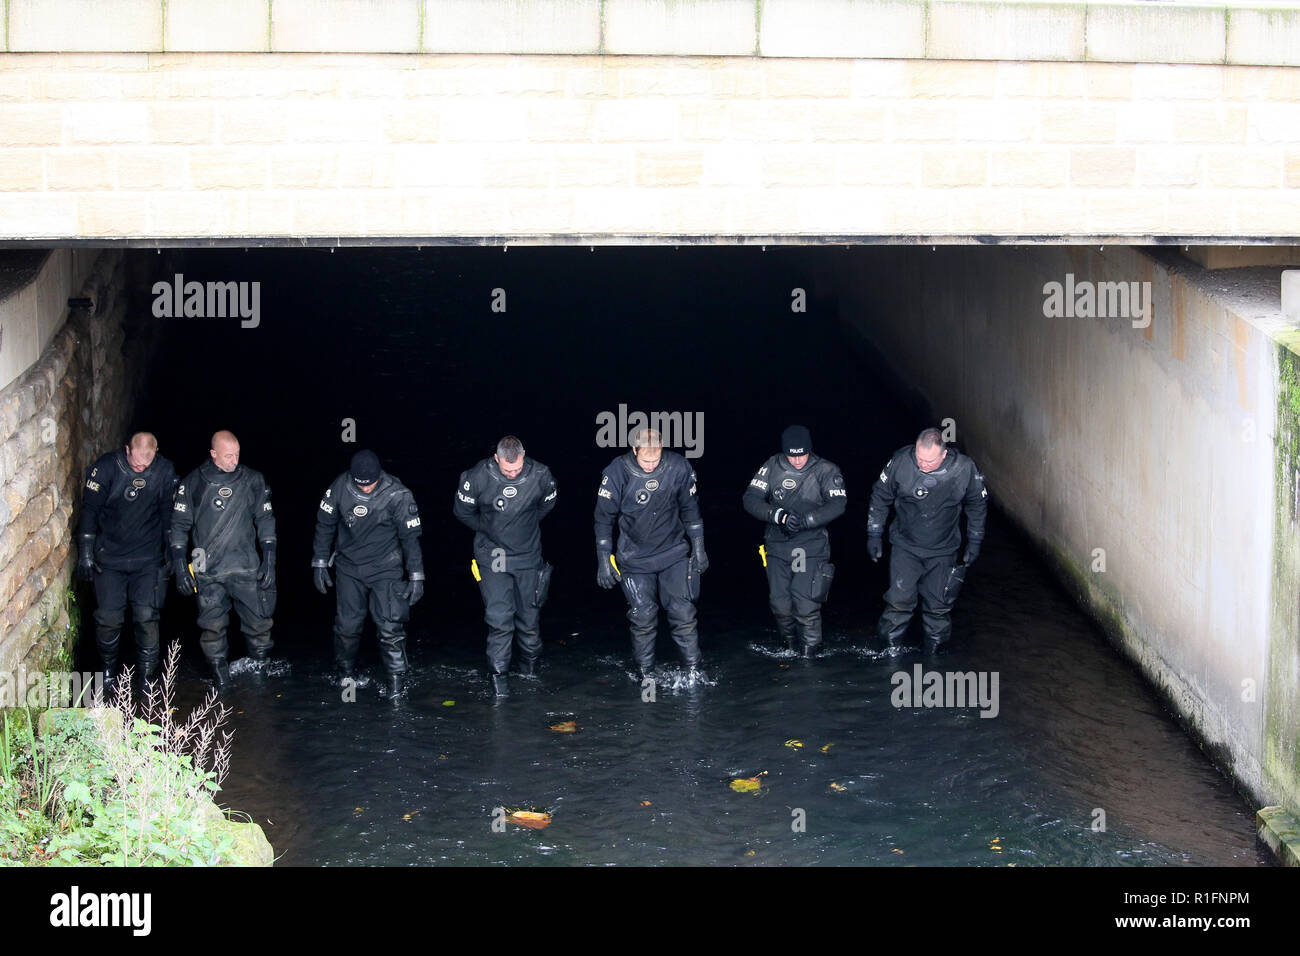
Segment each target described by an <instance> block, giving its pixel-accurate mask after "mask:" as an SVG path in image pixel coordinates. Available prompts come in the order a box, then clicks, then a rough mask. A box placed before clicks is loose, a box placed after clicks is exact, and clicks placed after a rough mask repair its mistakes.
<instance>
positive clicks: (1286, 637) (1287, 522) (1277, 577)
mask: <svg viewBox="0 0 1300 956" xmlns="http://www.w3.org/2000/svg"><path fill="white" fill-rule="evenodd" d="M1277 370H1278V371H1277V427H1276V429H1275V432H1274V498H1273V581H1272V587H1273V599H1272V613H1271V621H1270V627H1269V642H1268V680H1267V681H1266V682H1264V683H1263V686H1264V687H1265V696H1264V701H1263V704H1264V722H1263V723H1264V753H1263V767H1262V771H1263V776H1264V781H1265V785H1266V786H1267V787H1268V788H1269V789H1270V790H1273V791H1275V792H1277V793H1279V794H1280V795H1281V800H1280V803H1281V805H1282V806H1283V807H1284V808H1285V809H1286V810H1287V811H1289V812H1290V813H1291V814H1293V815H1297V814H1300V684H1298V683H1297V681H1296V680H1295V679H1294V675H1295V674H1297V673H1300V521H1298V519H1300V514H1297V511H1298V510H1300V509H1298V506H1300V355H1297V354H1296V353H1295V352H1293V351H1292V350H1291V349H1290V348H1289V347H1288V346H1287V345H1286V344H1281V345H1279V346H1278V350H1277Z"/></svg>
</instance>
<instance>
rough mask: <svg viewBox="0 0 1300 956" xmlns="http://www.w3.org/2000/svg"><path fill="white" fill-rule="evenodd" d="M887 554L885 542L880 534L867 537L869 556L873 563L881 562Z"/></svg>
mask: <svg viewBox="0 0 1300 956" xmlns="http://www.w3.org/2000/svg"><path fill="white" fill-rule="evenodd" d="M884 553H885V542H884V538H882V537H881V536H880V535H878V534H872V535H868V536H867V554H869V555H871V560H872V561H879V560H880V558H881V556H883V555H884Z"/></svg>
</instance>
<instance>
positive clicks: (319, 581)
mask: <svg viewBox="0 0 1300 956" xmlns="http://www.w3.org/2000/svg"><path fill="white" fill-rule="evenodd" d="M311 577H312V583H314V584H315V585H316V590H317V591H319V592H320V593H321V594H325V593H327V592H328V591H329V589H330V588H332V587H334V582H333V581H331V580H330V569H329V568H327V567H325V565H323V564H313V565H312V568H311Z"/></svg>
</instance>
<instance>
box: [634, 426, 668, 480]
mask: <svg viewBox="0 0 1300 956" xmlns="http://www.w3.org/2000/svg"><path fill="white" fill-rule="evenodd" d="M632 448H633V451H634V453H635V455H636V460H637V464H639V465H640V466H641V468H642V469H643V470H645V471H654V470H655V469H656V468H658V467H659V459H660V458H662V457H663V453H664V443H663V439H662V438H660V437H659V433H658V432H657V431H655V430H654V429H653V428H638V429H637V430H636V433H635V434H633V436H632Z"/></svg>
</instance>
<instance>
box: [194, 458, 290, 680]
mask: <svg viewBox="0 0 1300 956" xmlns="http://www.w3.org/2000/svg"><path fill="white" fill-rule="evenodd" d="M170 534H171V546H172V548H173V549H176V548H179V549H181V550H187V549H188V548H189V545H190V544H191V543H192V544H193V546H194V550H193V551H192V552H191V553H190V556H189V563H190V566H191V567H192V568H193V569H194V582H195V585H196V586H197V587H198V603H199V630H200V632H201V634H200V637H199V644H200V646H201V647H202V648H203V655H204V657H206V658H207V659H208V660H209V661H210V662H217V661H224V660H226V658H227V656H228V652H229V649H228V646H227V643H226V628H227V626H228V624H229V622H230V605H231V602H232V601H233V602H234V605H235V612H236V613H237V614H238V615H239V625H240V629H241V630H242V631H243V632H244V641H245V643H246V644H247V646H248V651H249V653H250V654H253V655H254V656H259V657H264V656H265V655H266V654H268V653H269V652H270V650H271V648H272V646H273V643H272V641H271V622H272V620H271V615H272V614H274V613H275V597H276V590H275V587H274V586H272V587H269V588H261V587H259V586H258V583H257V571H258V565H259V560H258V555H257V548H258V544H259V543H260V544H261V546H262V548H263V550H264V551H265V550H266V549H267V548H270V549H271V550H274V549H275V512H274V511H272V509H271V489H270V488H269V487H267V484H266V479H265V478H263V477H262V473H261V472H260V471H254V470H253V469H252V468H248V467H246V466H244V465H242V464H241V465H236V466H235V470H234V471H229V472H226V471H222V470H221V469H220V468H218V467H217V466H216V465H215V464H214V463H213V462H211V461H205V462H204V463H203V464H202V465H200V466H199V467H198V468H196V469H194V470H193V471H192V472H190V473H189V474H188V475H186V476H185V479H184V480H183V481H182V482H181V484H180V487H179V488H177V489H176V501H175V504H173V505H172V524H171V532H170Z"/></svg>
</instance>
